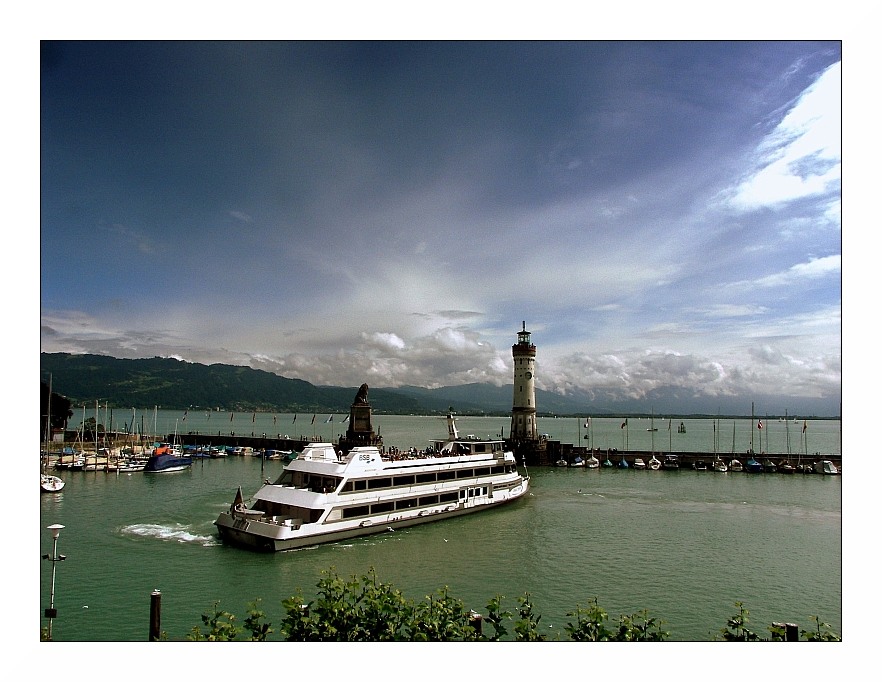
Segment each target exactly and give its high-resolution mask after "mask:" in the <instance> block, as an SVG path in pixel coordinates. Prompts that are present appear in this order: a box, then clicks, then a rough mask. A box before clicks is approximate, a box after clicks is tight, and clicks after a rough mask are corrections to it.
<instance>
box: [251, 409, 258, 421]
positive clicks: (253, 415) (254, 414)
mask: <svg viewBox="0 0 882 682" xmlns="http://www.w3.org/2000/svg"><path fill="white" fill-rule="evenodd" d="M255 419H257V412H254V413H252V414H251V423H252V424H253V423H254V420H255Z"/></svg>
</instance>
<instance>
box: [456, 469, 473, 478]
mask: <svg viewBox="0 0 882 682" xmlns="http://www.w3.org/2000/svg"><path fill="white" fill-rule="evenodd" d="M474 475H475V472H474V471H473V470H472V469H459V470H458V471H457V472H456V477H457V478H472V477H473V476H474Z"/></svg>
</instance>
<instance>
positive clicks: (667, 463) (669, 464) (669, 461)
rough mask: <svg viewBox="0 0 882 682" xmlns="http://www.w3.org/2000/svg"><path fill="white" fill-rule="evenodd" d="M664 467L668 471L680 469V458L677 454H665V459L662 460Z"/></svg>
mask: <svg viewBox="0 0 882 682" xmlns="http://www.w3.org/2000/svg"><path fill="white" fill-rule="evenodd" d="M662 469H664V470H666V471H679V470H680V460H679V459H678V458H677V455H665V459H664V461H663V462H662Z"/></svg>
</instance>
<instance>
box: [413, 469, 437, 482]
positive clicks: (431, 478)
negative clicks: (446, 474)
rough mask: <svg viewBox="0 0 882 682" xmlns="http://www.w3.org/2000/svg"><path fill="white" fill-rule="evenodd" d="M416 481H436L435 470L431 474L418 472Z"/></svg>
mask: <svg viewBox="0 0 882 682" xmlns="http://www.w3.org/2000/svg"><path fill="white" fill-rule="evenodd" d="M416 482H417V483H434V482H435V472H434V471H433V472H432V473H431V474H417V476H416Z"/></svg>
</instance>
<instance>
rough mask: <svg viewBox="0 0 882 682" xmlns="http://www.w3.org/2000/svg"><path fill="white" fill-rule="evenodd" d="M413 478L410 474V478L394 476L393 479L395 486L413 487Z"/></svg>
mask: <svg viewBox="0 0 882 682" xmlns="http://www.w3.org/2000/svg"><path fill="white" fill-rule="evenodd" d="M413 483H414V476H413V475H412V474H411V475H410V476H396V477H395V485H396V486H399V485H413Z"/></svg>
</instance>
